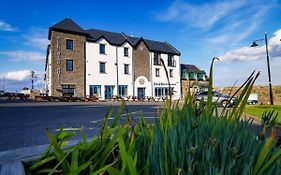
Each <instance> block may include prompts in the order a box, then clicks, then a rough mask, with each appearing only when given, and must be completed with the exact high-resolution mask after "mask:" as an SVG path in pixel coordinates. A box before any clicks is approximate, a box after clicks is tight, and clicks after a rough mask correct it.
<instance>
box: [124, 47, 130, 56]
mask: <svg viewBox="0 0 281 175" xmlns="http://www.w3.org/2000/svg"><path fill="white" fill-rule="evenodd" d="M128 56H129V48H127V47H124V57H128Z"/></svg>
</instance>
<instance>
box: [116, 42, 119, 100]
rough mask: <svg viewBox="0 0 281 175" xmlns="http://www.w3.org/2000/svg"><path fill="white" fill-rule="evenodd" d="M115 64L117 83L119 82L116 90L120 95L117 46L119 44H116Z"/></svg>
mask: <svg viewBox="0 0 281 175" xmlns="http://www.w3.org/2000/svg"><path fill="white" fill-rule="evenodd" d="M115 65H116V72H117V73H116V79H117V81H116V83H117V86H116V91H117V96H119V92H118V85H119V74H118V48H117V46H116V63H115Z"/></svg>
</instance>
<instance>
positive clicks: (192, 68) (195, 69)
mask: <svg viewBox="0 0 281 175" xmlns="http://www.w3.org/2000/svg"><path fill="white" fill-rule="evenodd" d="M184 70H187V71H188V72H199V73H201V72H202V73H203V72H204V71H203V70H200V69H199V68H198V67H197V66H195V65H193V64H181V72H183V71H184Z"/></svg>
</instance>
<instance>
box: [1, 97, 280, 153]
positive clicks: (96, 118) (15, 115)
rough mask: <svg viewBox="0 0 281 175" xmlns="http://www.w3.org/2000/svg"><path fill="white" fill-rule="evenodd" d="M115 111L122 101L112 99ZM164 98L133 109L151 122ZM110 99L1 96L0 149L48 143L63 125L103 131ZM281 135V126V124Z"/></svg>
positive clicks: (255, 124)
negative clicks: (19, 99) (49, 133)
mask: <svg viewBox="0 0 281 175" xmlns="http://www.w3.org/2000/svg"><path fill="white" fill-rule="evenodd" d="M111 105H112V108H113V115H112V116H111V118H110V120H112V117H113V116H114V113H116V112H117V110H118V108H119V106H120V103H112V104H111ZM162 105H163V103H162V102H130V103H127V107H128V110H129V112H130V113H131V114H132V117H133V118H134V119H135V120H138V119H139V117H140V116H141V114H143V116H144V118H146V120H147V121H148V122H151V121H153V120H154V118H155V117H156V114H157V110H158V109H159V108H161V107H162ZM109 106H110V103H108V102H99V103H72V102H65V103H64V102H20V103H19V102H11V103H7V101H3V100H1V99H0V152H1V151H5V150H11V149H16V148H22V147H30V146H37V145H44V144H48V143H49V140H48V138H47V135H46V132H45V129H46V128H48V129H49V130H51V131H52V132H56V131H58V129H60V128H61V127H64V128H65V129H68V130H71V131H76V132H77V133H78V134H77V136H76V137H75V138H74V139H80V138H81V137H80V135H79V129H80V128H81V127H84V130H85V133H86V135H87V136H88V137H91V136H93V135H96V134H98V133H99V131H100V128H101V125H102V122H103V118H104V117H105V115H106V113H107V111H108V110H109ZM220 110H221V109H220ZM125 119H126V111H125V109H124V110H123V112H122V114H121V121H124V120H125ZM252 128H253V129H254V130H256V131H258V132H259V131H260V128H261V127H260V124H259V123H258V122H253V125H252ZM278 135H279V136H280V135H281V129H280V128H278Z"/></svg>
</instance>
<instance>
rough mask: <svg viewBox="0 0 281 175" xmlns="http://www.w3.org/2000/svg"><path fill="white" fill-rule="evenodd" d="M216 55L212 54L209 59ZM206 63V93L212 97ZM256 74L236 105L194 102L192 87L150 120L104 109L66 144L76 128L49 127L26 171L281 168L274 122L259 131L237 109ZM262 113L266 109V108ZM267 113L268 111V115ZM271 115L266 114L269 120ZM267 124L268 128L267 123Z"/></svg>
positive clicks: (244, 174)
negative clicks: (90, 132) (90, 134)
mask: <svg viewBox="0 0 281 175" xmlns="http://www.w3.org/2000/svg"><path fill="white" fill-rule="evenodd" d="M213 61H214V60H213ZM212 69H213V63H212V65H211V69H210V82H209V97H208V98H209V99H212V93H211V92H212ZM257 77H258V74H256V75H255V74H254V73H253V74H252V75H251V76H250V77H249V78H248V79H247V81H246V82H245V83H244V84H243V85H242V86H241V88H240V89H239V90H241V93H240V94H241V95H240V96H239V97H238V98H237V103H236V105H235V107H234V108H233V109H231V110H229V109H227V108H225V109H224V110H223V112H222V113H221V114H219V113H218V109H217V108H216V106H215V105H214V104H213V103H212V100H208V103H207V105H205V106H204V105H203V104H200V105H199V107H197V106H195V105H194V104H193V98H192V96H191V94H190V93H188V96H187V97H186V99H185V101H184V103H183V105H182V107H179V105H178V102H176V103H174V104H173V106H171V104H172V103H171V102H170V101H169V100H168V99H167V100H166V103H165V105H164V108H163V110H162V111H161V113H160V114H159V116H158V118H157V119H156V120H155V121H154V123H153V125H149V124H147V123H146V121H145V120H144V119H141V120H140V121H139V122H138V123H137V124H135V125H132V124H131V120H133V118H132V117H131V116H130V113H128V115H127V120H126V121H125V122H124V123H123V124H121V123H119V118H120V114H121V113H122V111H123V108H124V107H126V106H125V104H124V103H123V104H122V105H121V107H120V108H119V110H118V111H117V113H116V115H115V118H114V120H113V122H112V123H111V124H110V125H109V124H108V119H109V117H111V115H112V108H110V110H109V112H108V113H107V115H106V117H105V119H104V123H103V126H102V128H101V133H100V135H99V137H94V138H92V140H91V141H88V140H87V139H86V136H85V134H84V132H83V130H81V135H82V140H81V142H79V143H78V144H76V145H74V146H70V147H67V145H66V144H67V140H68V139H70V138H71V137H72V136H73V135H74V133H72V132H67V131H63V130H60V131H59V132H58V133H57V134H56V135H53V134H52V133H51V132H50V131H48V130H47V133H48V137H49V139H50V146H49V147H48V149H47V150H46V151H45V152H44V153H43V155H42V156H41V158H39V159H38V160H36V161H34V162H32V163H31V165H29V166H27V171H28V173H29V174H42V173H43V174H110V175H116V174H130V175H135V174H151V175H155V174H156V175H157V174H161V175H162V174H163V175H164V174H202V175H203V174H204V175H205V174H210V175H213V174H221V175H222V174H231V175H235V174H239V175H248V174H253V175H261V174H276V175H277V174H281V158H280V154H281V149H280V148H279V147H277V146H276V144H275V143H276V128H275V127H274V122H269V123H270V124H271V125H272V127H270V128H272V129H271V134H270V135H269V137H267V135H266V134H264V135H263V137H258V136H257V134H256V133H254V131H252V130H251V129H250V128H249V127H250V125H251V122H252V120H242V119H241V115H242V112H243V109H244V107H245V105H246V102H247V99H248V97H249V94H250V92H251V89H252V87H253V84H254V82H255V80H256V78H257ZM265 115H266V114H265ZM267 116H269V117H270V116H272V114H271V113H270V115H267ZM271 120H272V119H270V121H271ZM265 129H266V128H265Z"/></svg>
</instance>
